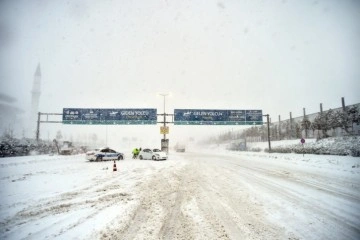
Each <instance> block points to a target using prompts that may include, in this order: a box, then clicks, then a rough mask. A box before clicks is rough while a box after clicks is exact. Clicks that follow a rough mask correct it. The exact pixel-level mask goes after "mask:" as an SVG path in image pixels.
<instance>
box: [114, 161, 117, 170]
mask: <svg viewBox="0 0 360 240" xmlns="http://www.w3.org/2000/svg"><path fill="white" fill-rule="evenodd" d="M115 171H117V168H116V163H115V160H114V167H113V172H115Z"/></svg>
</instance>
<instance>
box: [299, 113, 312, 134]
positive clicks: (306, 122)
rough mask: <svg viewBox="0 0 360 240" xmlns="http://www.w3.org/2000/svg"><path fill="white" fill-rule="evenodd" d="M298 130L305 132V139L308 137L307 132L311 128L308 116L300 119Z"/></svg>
mask: <svg viewBox="0 0 360 240" xmlns="http://www.w3.org/2000/svg"><path fill="white" fill-rule="evenodd" d="M300 126H301V127H300V129H301V130H304V131H305V138H307V137H308V130H309V129H310V127H311V122H310V120H309V118H308V116H304V118H303V119H302V121H301V122H300Z"/></svg>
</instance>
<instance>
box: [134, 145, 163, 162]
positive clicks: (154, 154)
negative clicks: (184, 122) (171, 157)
mask: <svg viewBox="0 0 360 240" xmlns="http://www.w3.org/2000/svg"><path fill="white" fill-rule="evenodd" d="M139 158H140V160H145V159H151V160H157V161H159V160H166V159H167V154H166V152H163V151H161V150H160V149H157V148H154V149H150V148H144V149H143V150H141V151H140V153H139Z"/></svg>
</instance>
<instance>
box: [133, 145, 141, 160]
mask: <svg viewBox="0 0 360 240" xmlns="http://www.w3.org/2000/svg"><path fill="white" fill-rule="evenodd" d="M139 153H140V151H139V149H137V148H134V150H133V151H132V154H133V159H136V158H137V156H138V155H139Z"/></svg>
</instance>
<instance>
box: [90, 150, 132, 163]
mask: <svg viewBox="0 0 360 240" xmlns="http://www.w3.org/2000/svg"><path fill="white" fill-rule="evenodd" d="M124 158H125V156H124V154H123V153H120V152H117V151H115V150H113V149H110V148H98V149H95V150H92V151H88V152H86V159H87V160H89V161H90V162H92V161H108V160H123V159H124Z"/></svg>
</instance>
